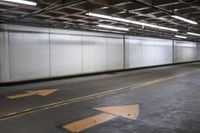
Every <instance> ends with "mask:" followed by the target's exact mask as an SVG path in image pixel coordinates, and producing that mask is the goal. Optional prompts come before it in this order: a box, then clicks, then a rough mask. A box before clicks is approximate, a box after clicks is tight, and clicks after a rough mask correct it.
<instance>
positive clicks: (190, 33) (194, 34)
mask: <svg viewBox="0 0 200 133" xmlns="http://www.w3.org/2000/svg"><path fill="white" fill-rule="evenodd" d="M187 34H188V35H193V36H200V34H197V33H194V32H187Z"/></svg>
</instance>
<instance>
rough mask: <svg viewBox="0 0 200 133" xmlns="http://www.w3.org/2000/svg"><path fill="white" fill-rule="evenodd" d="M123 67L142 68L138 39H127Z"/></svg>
mask: <svg viewBox="0 0 200 133" xmlns="http://www.w3.org/2000/svg"><path fill="white" fill-rule="evenodd" d="M125 47H126V48H125V66H126V68H135V67H141V66H143V63H142V43H141V40H140V39H137V38H133V37H129V38H127V39H126V45H125Z"/></svg>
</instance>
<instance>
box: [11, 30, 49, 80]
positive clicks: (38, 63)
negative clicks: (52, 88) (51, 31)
mask: <svg viewBox="0 0 200 133" xmlns="http://www.w3.org/2000/svg"><path fill="white" fill-rule="evenodd" d="M9 47H10V76H11V77H10V80H11V81H12V80H27V79H34V78H40V77H48V76H49V38H48V34H46V33H44V34H40V33H31V32H24V33H23V32H10V33H9Z"/></svg>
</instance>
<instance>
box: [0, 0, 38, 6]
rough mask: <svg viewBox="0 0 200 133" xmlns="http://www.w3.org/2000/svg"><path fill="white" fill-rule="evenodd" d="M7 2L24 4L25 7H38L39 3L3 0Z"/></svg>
mask: <svg viewBox="0 0 200 133" xmlns="http://www.w3.org/2000/svg"><path fill="white" fill-rule="evenodd" d="M2 1H6V2H12V3H19V4H24V5H30V6H36V5H37V3H36V2H33V1H27V0H2Z"/></svg>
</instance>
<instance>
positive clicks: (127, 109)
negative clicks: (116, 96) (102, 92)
mask: <svg viewBox="0 0 200 133" xmlns="http://www.w3.org/2000/svg"><path fill="white" fill-rule="evenodd" d="M94 109H95V110H98V111H101V112H103V113H101V114H98V115H95V116H91V117H88V118H85V119H82V120H78V121H75V122H72V123H69V124H66V125H64V126H62V127H63V128H64V129H66V130H68V131H70V132H72V133H79V132H81V131H83V130H85V129H87V128H90V127H93V126H96V125H98V124H101V123H103V122H106V121H109V120H111V119H113V118H115V117H118V116H121V117H125V118H128V119H132V120H136V119H137V117H138V115H139V105H138V104H136V105H124V106H111V107H100V108H94Z"/></svg>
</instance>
